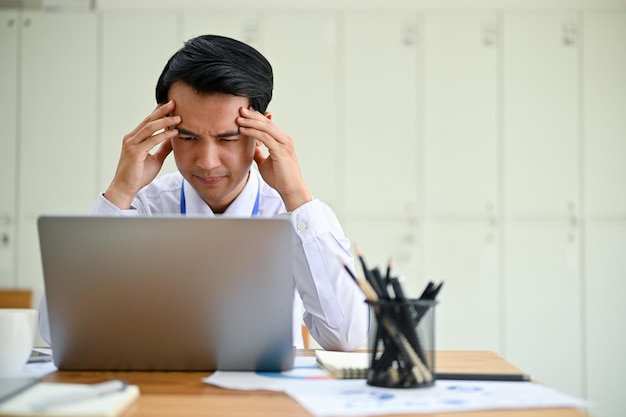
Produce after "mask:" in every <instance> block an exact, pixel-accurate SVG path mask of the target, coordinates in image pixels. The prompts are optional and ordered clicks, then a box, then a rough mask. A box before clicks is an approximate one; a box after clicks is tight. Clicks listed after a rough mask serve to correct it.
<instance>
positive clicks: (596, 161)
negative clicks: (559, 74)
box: [583, 11, 626, 218]
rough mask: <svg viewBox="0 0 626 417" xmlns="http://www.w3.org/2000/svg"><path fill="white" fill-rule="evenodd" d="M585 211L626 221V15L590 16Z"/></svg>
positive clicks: (586, 25) (586, 28)
mask: <svg viewBox="0 0 626 417" xmlns="http://www.w3.org/2000/svg"><path fill="white" fill-rule="evenodd" d="M583 19H584V20H583V21H584V34H585V36H584V44H583V48H584V54H583V88H584V94H583V97H584V101H583V105H584V107H583V112H584V122H583V127H584V141H585V159H584V164H585V165H584V166H585V183H584V185H585V194H584V196H585V208H586V211H587V213H588V214H589V215H590V216H592V217H597V216H602V217H605V216H610V217H614V216H615V215H621V216H622V218H624V216H626V192H625V190H626V117H625V116H624V115H626V12H625V11H621V12H616V11H613V12H604V13H600V12H596V13H594V12H587V13H585V14H584V18H583Z"/></svg>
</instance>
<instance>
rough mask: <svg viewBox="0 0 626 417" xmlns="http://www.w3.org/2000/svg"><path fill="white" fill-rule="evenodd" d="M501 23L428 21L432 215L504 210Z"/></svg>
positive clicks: (471, 18)
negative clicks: (501, 182)
mask: <svg viewBox="0 0 626 417" xmlns="http://www.w3.org/2000/svg"><path fill="white" fill-rule="evenodd" d="M498 43H499V41H498V20H497V16H496V14H495V13H459V12H448V13H427V14H426V15H425V16H424V205H425V210H426V215H427V217H430V216H433V215H434V216H436V215H441V214H443V215H451V214H461V215H463V216H467V215H473V216H476V215H478V216H481V217H485V216H486V215H489V216H491V214H492V213H491V212H492V211H497V210H498V205H499V204H498V203H499V198H498V184H499V182H498V178H499V171H498V162H499V146H498V145H499V144H498V106H499V103H498Z"/></svg>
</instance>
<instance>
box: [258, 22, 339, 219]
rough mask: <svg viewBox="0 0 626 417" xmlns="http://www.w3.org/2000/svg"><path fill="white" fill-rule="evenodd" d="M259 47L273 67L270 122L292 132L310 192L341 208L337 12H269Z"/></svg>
mask: <svg viewBox="0 0 626 417" xmlns="http://www.w3.org/2000/svg"><path fill="white" fill-rule="evenodd" d="M264 16H265V17H264V19H263V27H264V28H265V31H264V35H263V38H264V40H265V47H264V52H265V56H266V58H268V60H269V61H270V63H271V64H272V67H273V70H274V96H273V99H272V102H271V103H270V106H269V108H268V110H269V111H270V112H271V113H272V115H273V119H272V120H273V122H274V123H275V124H276V125H277V126H278V127H279V128H280V129H281V130H282V131H283V132H285V133H286V134H287V135H289V136H290V137H292V138H293V140H294V143H295V146H296V152H297V154H298V160H299V162H300V169H301V172H302V176H303V178H304V181H305V182H306V184H307V185H308V187H309V188H310V189H311V192H312V193H313V195H314V196H315V197H317V198H319V199H321V200H323V201H324V202H326V203H327V204H329V205H330V206H331V207H333V208H334V209H335V210H338V211H339V210H340V205H339V203H340V201H341V188H340V186H341V181H340V180H341V178H340V177H339V173H340V171H341V166H342V162H343V161H342V156H343V140H342V138H340V137H339V134H338V129H339V118H340V115H341V112H340V109H341V101H340V89H339V80H338V73H337V71H338V68H339V62H338V61H339V57H340V49H339V47H340V43H339V39H338V33H337V31H338V30H337V17H336V13H331V12H310V11H307V12H268V13H266V14H265V15H264Z"/></svg>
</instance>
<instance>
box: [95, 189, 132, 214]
mask: <svg viewBox="0 0 626 417" xmlns="http://www.w3.org/2000/svg"><path fill="white" fill-rule="evenodd" d="M133 204H134V202H133ZM139 214H140V212H139V210H137V209H135V208H134V207H131V208H130V209H128V210H122V209H120V208H119V207H117V206H116V205H115V204H113V203H111V202H110V201H109V200H107V199H106V198H105V197H104V194H100V195H99V196H98V198H97V199H96V202H95V203H94V204H93V206H92V207H91V215H92V216H138V215H139Z"/></svg>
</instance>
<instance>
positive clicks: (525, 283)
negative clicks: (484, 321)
mask: <svg viewBox="0 0 626 417" xmlns="http://www.w3.org/2000/svg"><path fill="white" fill-rule="evenodd" d="M573 230H574V229H572V224H571V223H570V222H568V221H558V220H546V221H534V220H528V221H518V222H511V223H510V224H508V225H507V228H506V231H505V233H506V237H505V242H506V243H505V257H504V265H505V283H504V289H505V291H504V305H505V311H504V320H505V326H506V327H505V338H504V341H505V348H504V355H505V356H506V358H507V359H508V360H510V361H511V362H513V363H514V364H516V365H517V366H519V367H520V368H521V369H524V370H526V371H527V372H529V373H530V374H531V375H532V376H533V378H535V379H537V380H538V381H541V382H542V383H545V384H546V385H548V386H553V387H555V388H557V389H561V390H563V391H565V392H568V393H570V394H573V395H578V396H581V395H582V394H583V389H582V385H583V382H582V376H583V373H582V367H583V362H582V326H581V318H582V314H583V310H582V307H581V279H582V278H581V274H580V253H579V247H580V245H579V242H578V241H579V238H578V237H577V234H576V233H574V231H573Z"/></svg>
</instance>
